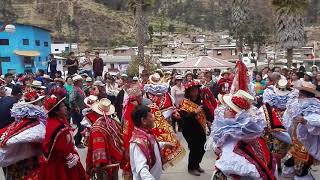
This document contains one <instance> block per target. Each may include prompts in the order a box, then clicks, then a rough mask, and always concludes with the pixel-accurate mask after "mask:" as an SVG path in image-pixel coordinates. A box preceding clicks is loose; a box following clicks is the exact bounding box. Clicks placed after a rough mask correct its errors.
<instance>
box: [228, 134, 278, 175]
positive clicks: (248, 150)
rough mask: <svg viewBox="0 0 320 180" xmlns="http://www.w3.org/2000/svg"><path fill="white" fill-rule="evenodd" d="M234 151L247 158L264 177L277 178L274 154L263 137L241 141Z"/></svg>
mask: <svg viewBox="0 0 320 180" xmlns="http://www.w3.org/2000/svg"><path fill="white" fill-rule="evenodd" d="M234 152H235V153H237V154H239V155H240V156H242V157H244V158H246V159H247V160H248V161H249V162H250V163H252V164H253V165H254V166H255V167H256V168H257V170H258V172H259V174H260V176H261V178H262V179H265V180H275V179H276V178H275V176H274V173H273V172H274V171H275V169H274V166H273V158H272V154H271V153H270V151H269V150H268V147H267V145H266V143H265V141H264V140H263V139H262V138H257V139H256V140H254V141H252V142H250V143H246V142H244V141H239V142H238V144H237V145H236V147H235V149H234Z"/></svg>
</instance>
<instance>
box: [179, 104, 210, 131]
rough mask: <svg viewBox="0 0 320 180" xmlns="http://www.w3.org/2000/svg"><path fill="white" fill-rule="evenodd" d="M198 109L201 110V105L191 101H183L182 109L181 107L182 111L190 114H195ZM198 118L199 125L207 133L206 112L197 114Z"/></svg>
mask: <svg viewBox="0 0 320 180" xmlns="http://www.w3.org/2000/svg"><path fill="white" fill-rule="evenodd" d="M198 108H199V105H197V104H196V103H194V102H192V101H190V100H189V99H184V100H183V101H182V103H181V107H180V109H181V110H183V111H186V112H188V113H194V112H195V111H196V110H197V109H198ZM196 118H197V121H198V122H199V124H200V125H201V126H202V128H203V131H204V132H206V129H207V118H206V115H205V114H204V111H202V112H200V113H199V114H197V117H196Z"/></svg>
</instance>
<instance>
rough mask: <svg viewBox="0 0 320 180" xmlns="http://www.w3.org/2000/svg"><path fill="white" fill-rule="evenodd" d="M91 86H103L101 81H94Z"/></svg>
mask: <svg viewBox="0 0 320 180" xmlns="http://www.w3.org/2000/svg"><path fill="white" fill-rule="evenodd" d="M93 85H94V86H99V87H103V86H105V84H103V82H102V81H95V82H94V83H93Z"/></svg>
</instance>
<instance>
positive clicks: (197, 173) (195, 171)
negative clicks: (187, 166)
mask: <svg viewBox="0 0 320 180" xmlns="http://www.w3.org/2000/svg"><path fill="white" fill-rule="evenodd" d="M188 173H189V174H191V175H194V176H200V173H199V172H198V171H197V170H188Z"/></svg>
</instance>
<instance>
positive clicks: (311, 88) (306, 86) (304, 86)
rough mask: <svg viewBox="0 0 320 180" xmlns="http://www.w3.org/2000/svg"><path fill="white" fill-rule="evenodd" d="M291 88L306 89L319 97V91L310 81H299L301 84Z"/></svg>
mask: <svg viewBox="0 0 320 180" xmlns="http://www.w3.org/2000/svg"><path fill="white" fill-rule="evenodd" d="M293 88H295V89H298V90H303V91H307V92H310V93H312V94H314V95H315V96H317V97H320V92H319V91H318V90H317V87H316V85H314V84H312V83H311V82H306V81H303V82H302V83H301V86H295V87H293Z"/></svg>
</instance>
